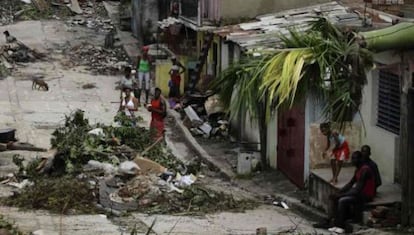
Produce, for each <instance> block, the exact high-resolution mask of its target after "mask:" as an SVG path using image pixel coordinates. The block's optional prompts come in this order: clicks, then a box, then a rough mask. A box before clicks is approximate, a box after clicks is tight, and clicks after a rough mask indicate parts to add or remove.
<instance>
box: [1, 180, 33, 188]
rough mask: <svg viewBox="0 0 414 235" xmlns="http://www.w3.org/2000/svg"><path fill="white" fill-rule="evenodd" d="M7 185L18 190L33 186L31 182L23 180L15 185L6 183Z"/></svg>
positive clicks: (14, 183)
mask: <svg viewBox="0 0 414 235" xmlns="http://www.w3.org/2000/svg"><path fill="white" fill-rule="evenodd" d="M7 185H10V186H13V187H16V188H18V189H23V188H25V187H28V186H32V185H33V182H30V181H29V180H28V179H24V180H23V181H22V182H20V183H16V182H9V183H7Z"/></svg>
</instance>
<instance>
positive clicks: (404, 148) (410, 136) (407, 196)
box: [400, 56, 414, 226]
mask: <svg viewBox="0 0 414 235" xmlns="http://www.w3.org/2000/svg"><path fill="white" fill-rule="evenodd" d="M405 59H406V58H404V56H403V61H402V64H403V68H402V69H401V72H402V75H403V76H402V79H401V125H400V126H401V129H400V163H401V165H400V167H401V183H402V211H401V212H402V213H401V222H402V225H403V226H413V225H414V120H413V119H414V88H413V81H412V74H411V71H410V69H409V67H408V63H406V62H407V61H405Z"/></svg>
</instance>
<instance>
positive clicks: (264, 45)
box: [213, 2, 363, 50]
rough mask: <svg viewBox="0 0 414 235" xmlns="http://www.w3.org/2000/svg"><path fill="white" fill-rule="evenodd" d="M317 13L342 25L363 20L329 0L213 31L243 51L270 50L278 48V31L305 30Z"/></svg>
mask: <svg viewBox="0 0 414 235" xmlns="http://www.w3.org/2000/svg"><path fill="white" fill-rule="evenodd" d="M318 16H324V17H326V18H327V19H328V20H329V21H330V22H332V23H333V24H339V25H344V26H358V27H360V26H362V23H363V21H362V19H360V17H359V15H358V14H356V13H353V12H350V11H349V9H348V8H347V7H345V6H342V5H340V4H339V3H338V2H329V3H324V4H318V5H313V6H308V7H303V8H297V9H292V10H287V11H281V12H277V13H274V14H267V15H262V16H258V17H256V19H257V20H256V21H254V22H248V23H241V24H238V25H230V26H224V27H220V28H218V29H216V30H214V31H213V32H214V33H215V34H217V35H220V36H221V37H223V38H225V39H226V40H229V41H232V42H234V43H236V44H238V45H239V46H241V47H242V48H243V49H246V50H255V49H264V50H272V49H276V48H280V47H281V45H280V39H279V36H280V34H284V35H287V34H288V33H289V28H295V29H296V30H299V31H304V30H307V29H308V28H309V23H310V22H311V21H313V20H315V17H318Z"/></svg>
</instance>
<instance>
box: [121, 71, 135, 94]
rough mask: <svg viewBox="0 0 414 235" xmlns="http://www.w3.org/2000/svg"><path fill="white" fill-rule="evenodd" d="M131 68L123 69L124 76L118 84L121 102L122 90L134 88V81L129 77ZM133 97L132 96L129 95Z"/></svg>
mask: <svg viewBox="0 0 414 235" xmlns="http://www.w3.org/2000/svg"><path fill="white" fill-rule="evenodd" d="M131 71H132V70H131V67H129V66H128V67H125V69H124V76H123V77H122V78H121V81H120V82H119V88H120V90H121V100H122V98H123V97H125V93H124V88H126V87H128V88H131V89H132V88H133V87H134V86H135V81H134V80H133V79H132V75H131ZM131 95H132V96H134V95H133V94H131Z"/></svg>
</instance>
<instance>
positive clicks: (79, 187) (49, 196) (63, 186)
mask: <svg viewBox="0 0 414 235" xmlns="http://www.w3.org/2000/svg"><path fill="white" fill-rule="evenodd" d="M95 201H96V199H95V197H94V195H93V190H92V189H90V186H89V185H88V183H86V182H83V181H80V180H78V179H76V178H73V177H71V176H66V177H60V178H42V179H41V180H36V181H34V185H33V186H29V187H28V188H26V189H25V190H23V191H22V192H21V193H19V194H16V195H15V196H13V197H10V198H7V199H5V203H6V205H10V206H17V207H21V208H25V209H46V210H49V211H51V212H54V213H58V214H67V213H68V212H69V210H72V211H73V210H74V211H73V212H76V213H96V212H97V210H96V207H95V205H94V203H95Z"/></svg>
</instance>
